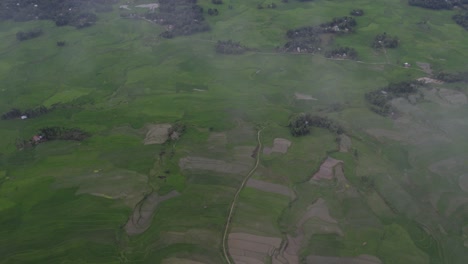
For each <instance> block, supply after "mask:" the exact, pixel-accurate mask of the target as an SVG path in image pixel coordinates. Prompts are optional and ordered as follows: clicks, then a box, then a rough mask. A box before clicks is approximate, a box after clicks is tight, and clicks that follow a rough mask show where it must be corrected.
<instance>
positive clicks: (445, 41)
mask: <svg viewBox="0 0 468 264" xmlns="http://www.w3.org/2000/svg"><path fill="white" fill-rule="evenodd" d="M120 2H121V3H118V4H116V5H115V6H114V9H113V11H112V12H106V13H98V19H99V20H98V21H97V22H96V24H95V25H93V26H91V27H86V28H83V29H75V28H74V27H69V26H65V27H57V26H56V25H55V24H54V23H53V22H51V21H47V20H33V21H27V22H13V21H11V20H7V21H0V39H1V41H0V114H1V113H5V112H7V111H9V110H10V109H12V108H18V109H21V110H25V109H34V108H36V107H39V106H46V107H51V106H53V105H58V107H57V108H55V109H54V110H53V111H50V112H49V113H47V114H44V115H41V116H39V117H36V118H28V119H25V120H21V119H12V120H0V256H1V257H0V263H163V264H171V263H178V262H179V263H185V262H182V261H186V263H189V264H198V263H204V264H219V263H236V262H238V263H240V262H239V261H238V260H237V259H238V258H237V257H236V254H237V253H236V254H234V253H233V252H234V251H232V250H231V251H230V249H229V250H228V253H229V255H230V260H226V256H225V255H224V254H223V233H224V232H225V229H226V222H227V220H228V215H229V210H230V208H231V205H232V203H233V199H234V197H235V194H236V192H237V191H238V190H239V188H240V186H241V185H242V184H243V181H244V180H246V177H250V176H251V178H252V179H255V180H259V181H263V182H266V183H272V184H276V185H281V186H284V187H285V188H289V190H291V192H292V193H294V197H292V196H291V197H289V196H286V195H281V194H278V193H273V192H269V191H266V190H265V189H263V190H261V188H260V187H259V188H253V187H252V186H250V187H244V188H242V190H240V193H239V196H238V199H237V200H235V201H234V207H233V208H234V213H233V217H232V219H231V221H230V222H229V223H228V226H227V231H228V234H229V233H242V234H250V235H254V236H258V237H274V238H277V239H279V240H281V241H282V242H281V245H280V246H279V248H276V251H275V252H276V253H278V254H279V255H281V258H278V259H277V261H279V262H276V263H282V264H283V263H284V264H286V263H289V264H294V263H296V262H294V261H292V260H291V259H289V260H285V259H287V257H286V256H285V255H286V253H285V252H289V254H291V252H293V253H294V254H293V255H294V256H295V257H296V258H297V260H295V261H297V263H309V262H307V261H306V259H307V258H308V257H310V256H312V257H313V256H326V257H343V263H346V261H344V259H345V258H354V257H358V256H360V255H371V256H374V257H376V258H378V259H379V260H380V261H381V263H386V264H394V263H402V264H406V263H408V264H410V263H411V264H412V263H431V264H439V263H441V264H442V263H444V264H458V263H460V264H461V263H466V262H467V261H468V187H467V183H466V182H468V174H467V170H468V151H467V150H468V137H467V133H466V131H467V130H468V119H467V116H468V108H467V102H466V101H467V100H466V98H467V96H468V84H467V83H464V82H456V83H450V84H448V83H442V84H427V85H425V86H423V87H421V88H419V89H420V90H419V91H420V93H421V94H423V95H424V97H423V99H421V100H420V101H418V102H412V101H411V100H410V99H406V98H399V99H396V100H394V101H393V102H392V103H393V105H394V106H395V109H397V110H398V112H399V113H398V115H397V116H394V117H393V118H390V117H384V116H380V115H378V114H376V113H374V112H372V111H371V110H370V109H369V106H368V103H367V102H366V100H365V97H364V95H365V93H367V92H370V91H374V90H378V89H382V88H383V87H385V86H386V85H388V84H389V83H390V82H399V81H410V80H415V79H417V78H421V77H433V76H432V75H430V73H427V72H425V71H424V69H422V67H420V66H418V65H421V63H426V64H430V67H431V68H432V70H433V71H434V72H438V71H446V72H452V73H456V72H468V64H467V58H468V45H466V43H468V31H466V30H465V29H463V28H462V27H460V26H458V25H457V24H455V22H453V20H452V19H451V17H452V16H453V15H454V14H456V13H457V12H458V11H457V10H443V11H440V10H438V11H435V10H430V9H423V8H420V7H413V6H408V4H407V1H401V0H385V1H384V0H381V1H370V0H355V1H344V0H337V1H327V0H315V1H310V2H300V1H296V0H289V2H288V3H284V2H282V1H275V3H276V4H277V8H275V9H271V8H266V6H267V5H268V4H269V3H270V2H271V1H249V0H224V2H225V3H224V4H222V5H214V4H212V3H211V1H209V0H199V1H198V3H199V5H200V6H202V7H203V8H204V9H205V10H207V9H208V8H217V9H218V10H219V15H218V16H209V15H207V14H206V11H205V19H206V20H207V23H208V24H209V25H210V28H211V30H210V31H207V32H203V33H197V34H193V35H190V36H177V37H174V38H172V39H165V38H162V37H160V36H159V34H160V33H161V32H163V31H164V27H162V26H160V25H157V24H154V23H151V22H149V21H146V20H142V19H123V18H121V17H120V15H119V13H120V12H122V10H120V9H119V4H125V3H124V2H130V4H129V6H130V7H132V8H133V6H135V5H137V4H145V3H150V2H153V1H136V0H135V1H120ZM258 4H263V6H264V7H265V8H263V9H258V8H257V6H258ZM229 6H231V7H232V8H229ZM135 8H136V7H135ZM355 8H362V9H364V11H365V14H364V15H363V16H360V17H355V19H356V21H357V26H356V29H355V30H356V32H354V33H350V34H343V35H338V34H335V35H333V36H332V37H331V38H332V40H331V41H329V43H328V44H326V45H325V44H324V45H325V46H326V47H327V48H330V47H338V46H349V47H353V48H354V49H356V51H357V52H358V60H357V61H353V60H333V59H327V58H325V57H324V56H323V54H321V53H316V54H311V53H284V52H280V51H278V49H277V47H281V46H283V45H284V44H285V43H286V42H287V38H286V31H287V30H288V29H293V28H298V27H303V26H316V25H319V24H320V23H324V22H327V21H331V19H332V18H334V17H341V16H347V15H348V14H349V12H350V11H351V10H352V9H355ZM139 12H146V11H142V10H140V11H139ZM34 28H42V30H43V32H44V34H43V35H42V36H40V37H38V38H34V39H30V40H26V41H21V42H20V41H18V40H17V39H16V33H17V32H18V31H20V30H23V31H27V30H30V29H34ZM383 32H387V33H388V34H391V35H395V36H398V38H399V40H400V45H399V47H398V48H396V49H387V50H386V51H382V50H374V49H373V48H372V47H371V43H372V41H373V38H374V36H375V35H377V34H381V33H383ZM228 39H232V40H234V41H239V42H241V43H242V44H243V45H246V46H248V47H250V48H251V50H249V51H247V52H246V53H244V54H242V55H223V54H218V53H216V51H215V44H216V42H217V41H218V40H228ZM57 41H66V45H65V46H64V47H58V46H57V45H56V42H57ZM405 62H408V63H410V64H411V67H409V68H405V67H403V63H405ZM297 94H302V95H307V96H311V97H313V98H314V100H300V99H298V98H297ZM315 99H316V100H315ZM301 112H308V113H311V114H314V115H320V116H326V117H328V118H330V119H333V120H335V121H336V122H338V123H339V124H341V125H342V126H343V127H344V128H345V130H346V135H347V136H348V137H349V138H350V140H351V142H352V143H351V146H350V148H349V150H348V151H347V152H342V151H341V152H340V151H339V150H340V146H339V142H338V140H337V135H336V134H334V133H332V132H330V131H328V130H326V129H323V128H312V129H311V133H310V134H309V135H306V136H302V137H293V136H291V134H290V132H289V128H288V127H287V126H288V122H289V121H288V120H289V118H290V117H291V116H292V115H293V114H296V113H301ZM177 122H178V123H183V124H185V127H186V129H185V132H184V133H183V134H182V136H181V137H180V138H179V139H178V140H169V141H167V142H166V143H164V144H146V145H145V144H144V140H145V136H146V135H147V133H148V129H149V127H150V125H151V124H166V123H169V124H175V123H177ZM53 126H63V127H71V128H80V129H82V130H83V131H86V132H88V133H90V135H91V136H90V137H89V138H87V139H85V140H83V141H80V142H77V141H65V140H57V141H46V142H42V143H40V144H38V145H36V146H34V147H30V148H24V149H19V148H17V145H18V142H19V139H27V140H28V139H31V138H32V137H33V136H34V135H35V134H37V133H38V131H39V129H41V128H44V127H53ZM260 129H262V130H261V133H260V138H259V142H257V131H258V130H260ZM277 138H282V139H286V140H289V141H290V142H291V145H290V147H289V148H288V150H287V152H286V153H280V152H272V153H269V154H268V153H266V152H265V151H264V150H265V148H272V146H273V144H274V143H273V142H274V141H275V139H277ZM258 143H261V145H262V148H260V149H257V151H256V152H255V151H254V149H255V148H256V146H258ZM256 155H258V156H256ZM327 157H332V158H334V159H336V160H340V161H342V162H343V163H342V171H343V174H344V177H342V178H340V177H339V176H337V175H338V172H337V170H338V169H339V168H337V167H335V168H334V170H333V171H334V177H333V179H330V180H327V179H321V180H311V178H312V176H313V175H314V174H315V173H317V172H318V171H319V170H320V166H321V164H322V162H324V161H325V160H326V159H327ZM257 158H258V166H257V167H255V164H256V159H257ZM252 168H255V170H254V171H253V172H252V175H249V172H250V171H251V170H252ZM267 189H268V188H267ZM173 191H175V192H177V196H175V197H172V198H170V199H167V200H159V201H158V204H157V205H155V206H154V208H155V209H154V211H152V212H151V213H150V214H149V216H148V217H149V219H150V220H149V221H150V223H151V224H150V225H149V227H147V229H145V230H144V232H141V233H140V234H137V235H129V234H127V232H126V229H125V226H126V224H127V221H128V220H129V218H130V216H131V215H132V212H133V210H134V208H137V207H138V205H139V204H141V203H144V202H145V201H146V199H147V198H148V197H149V195H150V194H152V193H155V194H157V195H158V197H164V195H167V194H169V193H171V192H173ZM175 192H174V193H175ZM322 201H323V204H322ZM314 206H315V207H314ZM224 239H226V241H227V244H228V245H229V244H230V245H231V246H232V245H233V242H232V241H231V240H229V239H228V238H227V237H226V238H224ZM294 239H296V240H294ZM293 240H294V241H296V242H297V248H292V246H291V245H292V244H294V243H292V241H293ZM287 245H289V248H288V246H287ZM227 249H228V248H227ZM288 250H289V251H288ZM256 252H257V253H258V252H260V251H256ZM257 253H255V254H257ZM258 254H260V255H261V254H264V255H265V258H264V259H263V260H261V261H263V262H264V263H275V262H273V259H274V258H275V256H276V255H273V254H270V253H268V254H267V253H261V252H260V253H258ZM233 260H234V261H233ZM190 261H193V262H190ZM195 261H196V262H195ZM281 261H283V262H281ZM288 261H289V262H288ZM249 263H250V262H249ZM252 263H254V262H252Z"/></svg>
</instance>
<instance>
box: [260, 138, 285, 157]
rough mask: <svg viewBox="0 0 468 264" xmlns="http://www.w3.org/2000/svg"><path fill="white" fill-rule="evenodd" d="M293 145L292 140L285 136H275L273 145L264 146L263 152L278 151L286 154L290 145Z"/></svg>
mask: <svg viewBox="0 0 468 264" xmlns="http://www.w3.org/2000/svg"><path fill="white" fill-rule="evenodd" d="M290 146H291V141H289V140H287V139H284V138H275V139H274V140H273V147H271V148H270V147H265V148H263V154H267V155H268V154H271V153H273V152H278V153H282V154H286V153H287V152H288V149H289V147H290Z"/></svg>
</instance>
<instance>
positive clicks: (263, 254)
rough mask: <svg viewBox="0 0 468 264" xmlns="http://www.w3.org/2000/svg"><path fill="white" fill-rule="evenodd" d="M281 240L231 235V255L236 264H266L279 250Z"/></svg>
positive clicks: (249, 235) (243, 234)
mask: <svg viewBox="0 0 468 264" xmlns="http://www.w3.org/2000/svg"><path fill="white" fill-rule="evenodd" d="M280 245H281V238H278V237H266V236H257V235H252V234H248V233H231V234H229V238H228V247H229V253H230V254H231V256H232V258H233V260H234V262H235V263H236V264H264V263H265V262H266V260H267V259H268V258H270V257H271V256H273V254H274V253H275V252H276V251H277V250H278V249H279V247H280Z"/></svg>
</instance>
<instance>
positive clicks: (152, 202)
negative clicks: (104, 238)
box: [125, 191, 180, 236]
mask: <svg viewBox="0 0 468 264" xmlns="http://www.w3.org/2000/svg"><path fill="white" fill-rule="evenodd" d="M179 195H180V194H179V193H178V192H177V191H172V192H170V193H168V194H166V195H163V196H159V195H158V194H157V193H155V192H153V193H151V194H150V195H148V196H147V197H146V199H144V200H143V201H142V202H141V203H139V204H138V205H137V206H136V207H135V208H134V209H133V213H132V215H131V216H130V218H129V219H128V221H127V224H125V231H126V232H127V234H128V235H130V236H132V235H138V234H141V233H143V232H145V231H146V229H148V227H149V226H150V224H151V220H152V219H153V214H154V211H155V210H156V208H157V207H158V205H159V203H161V202H163V201H166V200H168V199H170V198H173V197H176V196H179Z"/></svg>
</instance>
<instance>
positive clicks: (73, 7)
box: [0, 0, 118, 28]
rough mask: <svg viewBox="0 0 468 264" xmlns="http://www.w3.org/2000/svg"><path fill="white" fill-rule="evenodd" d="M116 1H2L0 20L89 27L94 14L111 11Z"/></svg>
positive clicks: (0, 2)
mask: <svg viewBox="0 0 468 264" xmlns="http://www.w3.org/2000/svg"><path fill="white" fill-rule="evenodd" d="M117 2H118V1H117V0H93V1H90V0H2V1H0V20H8V19H12V20H15V21H28V20H35V19H44V20H52V21H54V22H55V24H56V25H57V26H65V25H70V26H74V27H77V28H83V27H87V26H91V25H92V24H94V23H95V22H96V20H97V16H96V15H95V14H94V13H93V11H94V12H105V11H111V10H112V5H113V4H115V3H117Z"/></svg>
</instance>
